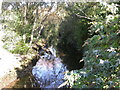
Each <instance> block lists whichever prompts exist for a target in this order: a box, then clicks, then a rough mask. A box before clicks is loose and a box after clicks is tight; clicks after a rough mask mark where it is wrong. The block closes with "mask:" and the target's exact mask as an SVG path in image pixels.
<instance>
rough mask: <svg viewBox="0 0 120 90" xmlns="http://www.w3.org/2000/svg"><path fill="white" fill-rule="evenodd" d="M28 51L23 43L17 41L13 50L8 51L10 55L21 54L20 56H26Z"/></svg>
mask: <svg viewBox="0 0 120 90" xmlns="http://www.w3.org/2000/svg"><path fill="white" fill-rule="evenodd" d="M28 50H29V47H28V46H27V45H26V44H25V43H24V42H23V41H19V42H18V43H17V44H16V47H15V49H13V50H10V51H11V52H12V53H16V54H21V55H26V54H27V52H28Z"/></svg>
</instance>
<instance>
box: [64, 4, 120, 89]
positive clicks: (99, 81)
mask: <svg viewBox="0 0 120 90" xmlns="http://www.w3.org/2000/svg"><path fill="white" fill-rule="evenodd" d="M109 5H111V7H112V5H113V4H108V6H109ZM113 7H114V6H113ZM107 8H109V7H107ZM107 8H106V9H107ZM110 10H111V9H110ZM116 10H117V9H116ZM101 11H102V10H101ZM106 12H107V11H106ZM111 13H112V15H110V16H109V15H106V16H105V18H103V19H102V20H101V19H100V17H97V18H98V19H97V20H96V21H94V22H92V23H94V24H93V25H92V26H91V29H90V30H89V32H90V34H93V32H94V33H96V34H94V35H93V36H92V37H91V38H88V39H87V40H86V41H85V43H86V44H85V52H84V57H83V58H82V59H83V60H84V61H85V66H84V68H83V69H80V70H74V71H71V72H68V73H67V74H66V76H65V79H66V80H67V81H68V82H69V84H70V86H71V87H72V88H120V46H119V45H120V39H119V35H120V31H119V28H120V26H119V24H120V21H119V18H120V16H119V14H117V13H115V12H111ZM111 17H112V18H111ZM71 79H72V81H71Z"/></svg>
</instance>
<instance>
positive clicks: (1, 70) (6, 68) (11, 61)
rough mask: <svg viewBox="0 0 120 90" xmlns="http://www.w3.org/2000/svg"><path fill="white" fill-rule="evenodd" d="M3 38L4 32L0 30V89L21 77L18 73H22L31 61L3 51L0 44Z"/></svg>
mask: <svg viewBox="0 0 120 90" xmlns="http://www.w3.org/2000/svg"><path fill="white" fill-rule="evenodd" d="M3 36H4V32H3V31H2V30H1V31H0V89H1V88H4V87H6V86H7V85H9V84H10V83H12V82H14V81H15V80H17V79H18V78H19V77H21V76H20V73H21V72H22V71H23V69H25V67H26V66H27V65H28V63H29V62H30V59H31V57H29V59H26V58H27V56H21V55H19V54H12V53H10V52H9V51H7V50H5V49H4V48H3V45H4V43H3V42H2V37H3ZM24 71H25V70H24ZM22 74H23V72H22ZM22 74H21V75H22ZM24 74H25V72H24Z"/></svg>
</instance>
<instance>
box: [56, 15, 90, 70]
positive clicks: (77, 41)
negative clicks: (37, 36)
mask: <svg viewBox="0 0 120 90" xmlns="http://www.w3.org/2000/svg"><path fill="white" fill-rule="evenodd" d="M88 22H89V21H87V20H85V19H80V18H78V17H77V16H76V15H74V14H71V15H70V16H68V17H66V19H65V21H63V22H62V23H61V25H60V28H59V41H58V45H57V48H58V53H59V55H60V58H61V59H62V60H63V63H64V64H66V65H67V68H68V70H76V69H81V68H83V66H84V61H82V62H80V60H81V59H82V57H83V47H82V45H83V44H84V41H85V40H86V39H87V38H88V37H89V35H88V28H89V26H90V25H89V24H88Z"/></svg>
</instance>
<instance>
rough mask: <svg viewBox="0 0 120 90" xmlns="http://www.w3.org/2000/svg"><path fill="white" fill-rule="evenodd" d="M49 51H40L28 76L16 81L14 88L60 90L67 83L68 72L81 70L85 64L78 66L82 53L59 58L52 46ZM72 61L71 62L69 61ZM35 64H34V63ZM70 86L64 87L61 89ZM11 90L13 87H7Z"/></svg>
mask: <svg viewBox="0 0 120 90" xmlns="http://www.w3.org/2000/svg"><path fill="white" fill-rule="evenodd" d="M46 49H47V51H45V50H43V49H41V50H39V59H38V60H36V59H35V60H33V61H34V64H33V65H32V66H30V67H31V69H29V70H28V72H30V73H28V74H27V75H24V76H22V77H21V78H20V79H19V80H16V81H15V82H14V83H15V84H13V86H12V88H58V87H59V86H60V85H61V84H62V83H64V82H65V80H64V75H65V72H66V71H68V70H75V69H78V68H81V67H82V66H83V64H78V62H77V61H74V60H76V59H77V58H79V57H77V56H76V55H77V54H78V55H79V54H80V53H75V52H74V53H71V54H68V55H61V56H62V57H57V55H56V50H55V49H54V48H53V47H52V46H51V47H48V48H46ZM69 60H71V61H69ZM32 63H33V62H32ZM66 87H69V86H66V85H64V86H63V87H60V88H66ZM7 88H11V87H9V86H8V87H7Z"/></svg>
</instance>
